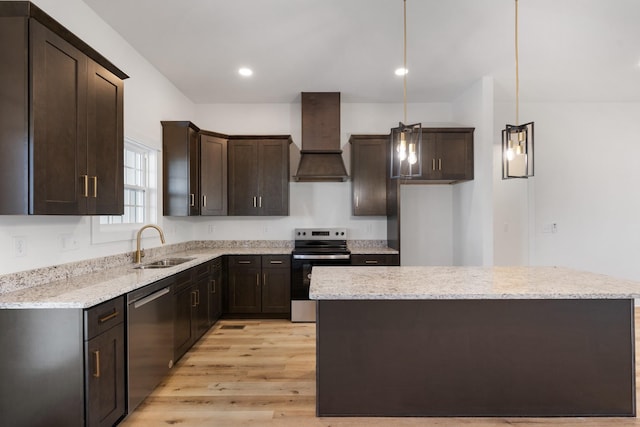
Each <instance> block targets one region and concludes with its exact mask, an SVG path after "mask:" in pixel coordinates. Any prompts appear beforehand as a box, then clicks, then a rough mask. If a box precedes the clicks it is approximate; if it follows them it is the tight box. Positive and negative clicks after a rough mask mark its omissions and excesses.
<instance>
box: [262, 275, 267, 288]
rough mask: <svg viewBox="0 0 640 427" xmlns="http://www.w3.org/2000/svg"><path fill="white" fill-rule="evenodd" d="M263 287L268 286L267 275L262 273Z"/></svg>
mask: <svg viewBox="0 0 640 427" xmlns="http://www.w3.org/2000/svg"><path fill="white" fill-rule="evenodd" d="M262 286H263V287H264V286H267V273H262Z"/></svg>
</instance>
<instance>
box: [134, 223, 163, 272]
mask: <svg viewBox="0 0 640 427" xmlns="http://www.w3.org/2000/svg"><path fill="white" fill-rule="evenodd" d="M145 228H155V229H156V230H158V233H160V241H161V242H162V244H163V245H164V233H163V232H162V228H160V227H159V226H157V225H155V224H147V225H144V226H142V228H141V229H140V230H138V236H137V237H136V253H135V254H134V258H133V262H134V263H135V264H140V262H141V261H142V257H143V256H144V250H141V249H140V238H141V236H142V231H143V230H144V229H145Z"/></svg>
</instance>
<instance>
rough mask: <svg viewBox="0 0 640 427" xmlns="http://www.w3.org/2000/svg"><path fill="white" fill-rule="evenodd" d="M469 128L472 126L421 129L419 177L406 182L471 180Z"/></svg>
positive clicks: (471, 150) (471, 143)
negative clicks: (420, 171) (420, 166)
mask: <svg viewBox="0 0 640 427" xmlns="http://www.w3.org/2000/svg"><path fill="white" fill-rule="evenodd" d="M473 131H474V128H423V129H422V177H421V178H420V179H418V180H408V181H407V182H408V183H419V181H430V182H441V183H454V182H457V181H469V180H472V179H473Z"/></svg>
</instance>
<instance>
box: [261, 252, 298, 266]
mask: <svg viewBox="0 0 640 427" xmlns="http://www.w3.org/2000/svg"><path fill="white" fill-rule="evenodd" d="M262 267H263V268H291V255H262Z"/></svg>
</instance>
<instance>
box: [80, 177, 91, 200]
mask: <svg viewBox="0 0 640 427" xmlns="http://www.w3.org/2000/svg"><path fill="white" fill-rule="evenodd" d="M81 178H82V179H83V180H84V192H83V193H82V196H83V197H89V175H81Z"/></svg>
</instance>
